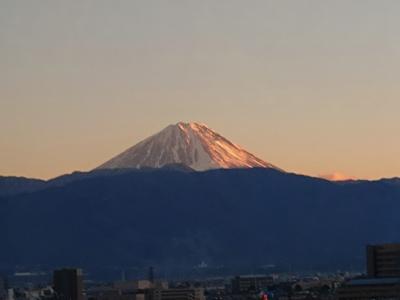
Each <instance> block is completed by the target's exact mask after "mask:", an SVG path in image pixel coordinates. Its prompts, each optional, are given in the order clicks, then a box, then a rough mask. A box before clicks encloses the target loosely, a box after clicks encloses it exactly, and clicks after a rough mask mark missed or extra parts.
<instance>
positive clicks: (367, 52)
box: [0, 0, 400, 178]
mask: <svg viewBox="0 0 400 300" xmlns="http://www.w3.org/2000/svg"><path fill="white" fill-rule="evenodd" d="M399 16H400V1H397V0H393V1H385V0H375V1H368V0H359V1H351V0H343V1H340V0H331V1H320V0H315V1H302V0H292V1H283V0H276V1H266V0H261V1H253V0H242V1H234V0H225V1H223V0H159V1H150V0H143V1H132V0H127V1H118V0H112V1H111V0H107V1H101V0H93V1H82V0H79V1H78V0H76V1H72V0H65V1H54V0H48V1H45V0H37V1H34V0H32V1H26V0H1V1H0V70H1V71H0V174H2V175H21V176H30V177H40V178H49V177H53V176H56V175H60V174H62V173H65V172H70V171H73V170H89V169H91V168H94V167H96V166H97V165H99V164H100V163H102V162H104V161H105V160H107V159H109V158H111V157H112V156H114V155H115V154H117V153H119V152H121V151H122V150H125V149H126V148H127V147H129V146H131V145H133V144H135V143H136V142H138V141H140V140H141V139H143V138H145V137H147V136H148V135H150V134H153V133H155V132H156V131H159V130H161V129H162V128H164V127H165V126H167V125H168V124H171V123H176V122H178V121H181V120H182V121H191V120H193V121H199V122H203V123H206V124H207V125H208V126H209V127H211V128H213V129H215V130H216V131H218V132H219V133H221V134H222V135H224V136H225V137H227V138H229V139H231V140H232V141H233V142H235V143H238V144H240V145H242V146H244V147H245V148H247V149H248V150H249V151H251V152H253V153H255V154H256V155H258V156H260V157H261V158H263V159H265V160H267V161H270V162H272V163H274V164H275V165H278V166H280V167H281V168H284V169H286V170H289V171H294V172H299V173H305V174H310V175H318V174H325V173H332V172H335V171H340V172H343V173H345V174H347V175H350V176H355V177H360V178H378V177H393V176H400V134H399V133H400V115H399V114H400V17H399Z"/></svg>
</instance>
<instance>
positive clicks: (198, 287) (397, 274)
mask: <svg viewBox="0 0 400 300" xmlns="http://www.w3.org/2000/svg"><path fill="white" fill-rule="evenodd" d="M365 269H366V273H365V274H362V273H360V274H357V273H346V272H337V273H324V274H322V273H318V274H294V273H280V274H276V273H269V274H267V273H265V274H245V275H243V274H242V275H236V276H226V277H212V278H202V279H187V280H182V279H180V280H176V279H174V280H168V279H164V278H159V276H157V272H156V270H155V269H154V268H153V267H149V268H148V274H147V276H146V278H142V279H134V280H131V279H127V278H126V274H124V273H122V274H121V278H120V279H119V280H115V281H94V280H88V279H87V278H86V276H85V272H84V270H82V269H80V268H71V267H65V268H59V269H56V270H54V271H53V272H52V274H51V279H50V280H49V279H47V281H46V280H42V282H41V281H40V280H36V282H34V281H31V280H29V278H31V277H32V276H33V275H39V277H40V275H43V278H45V277H46V276H44V275H46V274H45V273H43V274H41V273H39V274H31V273H16V274H13V275H12V276H10V275H8V276H7V275H4V276H1V277H0V300H241V299H243V300H244V299H260V300H275V299H276V300H309V299H320V300H331V299H332V300H333V299H337V300H356V299H357V300H378V299H379V300H383V299H385V300H394V299H400V244H382V245H368V246H367V247H366V266H365ZM16 277H18V278H25V280H19V281H17V280H15V278H16ZM13 278H14V279H13Z"/></svg>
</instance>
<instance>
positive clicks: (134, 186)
mask: <svg viewBox="0 0 400 300" xmlns="http://www.w3.org/2000/svg"><path fill="white" fill-rule="evenodd" d="M399 199H400V186H399V185H398V184H393V183H392V182H391V181H376V182H367V181H365V182H352V183H349V184H346V183H332V182H329V181H326V180H321V179H316V178H310V177H305V176H298V175H294V174H288V173H284V172H278V171H276V170H274V169H268V168H267V169H265V168H261V169H260V168H254V169H232V170H212V171H206V172H181V171H174V170H162V169H160V170H148V171H142V170H131V171H126V172H115V173H109V172H107V173H104V175H100V174H98V175H96V176H86V177H82V179H81V180H75V181H73V182H69V183H66V184H65V185H63V186H53V187H50V188H47V189H45V190H41V191H38V192H34V193H31V194H24V195H19V196H14V197H13V198H10V199H8V198H5V199H3V200H5V201H0V225H1V226H0V236H1V237H2V242H4V245H7V247H0V266H10V265H14V266H15V265H37V264H41V265H58V266H59V265H78V266H82V267H88V266H106V265H107V266H142V267H145V266H149V265H154V266H157V268H160V269H164V270H165V269H168V270H170V272H173V270H176V268H178V269H179V268H187V269H191V268H192V267H193V266H194V265H198V264H199V263H201V262H202V261H204V262H206V263H207V264H208V265H209V266H224V267H226V268H228V267H229V268H237V267H242V266H247V267H250V268H251V267H254V266H260V265H267V264H275V265H276V266H277V267H279V268H281V269H286V270H287V269H289V268H290V267H291V268H293V269H294V270H296V269H297V270H310V269H314V270H327V269H328V270H337V269H342V270H343V269H346V270H347V269H351V268H353V269H354V268H360V269H361V268H362V266H363V265H364V258H363V255H364V247H365V245H366V244H368V243H376V242H393V241H399V240H400V233H399V230H398V229H399V228H400V219H399V218H398V211H399V210H400V201H399ZM174 268H175V269H174Z"/></svg>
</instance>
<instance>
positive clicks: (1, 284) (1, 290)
mask: <svg viewBox="0 0 400 300" xmlns="http://www.w3.org/2000/svg"><path fill="white" fill-rule="evenodd" d="M7 296H8V292H7V283H6V280H5V279H4V278H2V277H0V300H6V299H7V298H8V297H7Z"/></svg>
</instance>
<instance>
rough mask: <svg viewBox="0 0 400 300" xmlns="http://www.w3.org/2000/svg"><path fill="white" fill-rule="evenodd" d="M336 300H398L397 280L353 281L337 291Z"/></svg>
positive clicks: (399, 280)
mask: <svg viewBox="0 0 400 300" xmlns="http://www.w3.org/2000/svg"><path fill="white" fill-rule="evenodd" d="M336 295H337V299H338V300H375V299H379V300H395V299H396V300H398V299H400V279H399V278H363V279H353V280H350V281H348V282H346V283H345V285H343V286H342V287H340V288H339V289H338V290H337V293H336Z"/></svg>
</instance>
